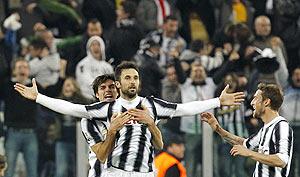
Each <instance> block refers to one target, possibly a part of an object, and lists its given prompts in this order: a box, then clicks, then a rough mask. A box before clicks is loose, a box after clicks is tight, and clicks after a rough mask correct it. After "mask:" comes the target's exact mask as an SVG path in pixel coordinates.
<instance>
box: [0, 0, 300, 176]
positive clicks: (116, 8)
mask: <svg viewBox="0 0 300 177" xmlns="http://www.w3.org/2000/svg"><path fill="white" fill-rule="evenodd" d="M0 23H1V28H0V110H1V112H3V114H4V121H2V123H1V130H0V133H1V136H3V137H4V139H5V143H4V147H5V154H6V157H7V159H6V160H7V164H8V166H7V171H6V177H12V176H14V174H15V167H16V163H17V160H16V159H17V155H18V153H19V152H22V153H23V156H24V162H25V166H26V173H27V176H28V177H54V176H55V177H75V176H76V173H75V162H76V161H75V159H76V154H75V152H76V136H75V135H76V133H75V131H76V121H78V120H76V119H74V118H72V117H68V116H64V115H59V114H57V113H54V112H52V111H50V110H48V109H46V108H44V107H42V106H40V105H37V104H35V103H34V102H32V101H29V100H25V99H24V98H22V97H21V96H20V95H19V94H18V93H17V92H16V91H14V87H13V85H14V84H15V83H16V82H19V83H23V84H25V85H28V86H29V85H31V78H35V79H36V81H37V83H38V87H39V91H40V92H41V93H43V94H45V95H48V96H51V97H56V98H61V99H64V100H68V101H71V102H73V103H81V104H89V103H93V102H95V98H94V96H93V90H92V88H91V84H92V81H93V80H94V79H95V78H96V77H97V76H99V75H102V74H110V73H113V72H114V68H115V66H117V65H118V64H120V63H121V62H122V61H135V62H136V63H137V64H138V66H139V69H140V77H141V78H140V79H141V83H142V86H141V90H140V95H141V96H149V95H153V96H155V97H158V98H163V99H165V100H167V101H171V102H177V103H180V102H183V103H184V102H189V101H195V100H206V99H210V98H214V97H216V96H218V95H219V94H220V92H221V91H222V90H223V88H224V87H225V86H226V85H227V84H229V86H230V87H229V91H230V92H237V91H243V92H245V94H246V95H247V99H246V101H245V102H244V104H243V105H241V106H237V107H220V108H218V109H216V110H212V112H213V113H214V114H215V115H216V117H217V118H218V120H219V122H220V124H221V125H222V127H224V128H225V129H226V130H228V131H230V132H231V133H234V134H236V135H238V136H241V137H247V136H248V135H250V134H252V133H255V132H256V131H257V130H258V128H260V126H261V125H262V124H261V122H260V120H257V119H253V118H252V108H251V106H250V102H249V101H250V100H251V98H252V96H253V94H254V91H255V90H256V87H257V85H258V83H260V82H266V83H276V84H278V85H280V86H281V88H282V89H283V91H284V95H285V96H284V97H285V99H284V105H283V107H282V110H281V114H282V116H284V117H285V118H287V119H288V120H289V122H290V124H291V125H292V127H293V128H294V136H295V145H294V152H295V153H294V156H293V158H294V159H295V160H294V161H293V162H292V165H293V166H292V170H291V176H292V177H294V176H295V177H297V176H300V150H299V149H300V1H299V0H252V1H250V0H4V1H1V2H0ZM160 129H161V131H162V133H163V137H164V140H165V141H166V142H168V138H169V137H173V136H174V135H176V136H180V137H182V138H184V145H185V155H184V158H183V160H184V163H183V164H184V166H185V168H186V169H187V176H189V177H201V164H202V155H201V152H202V143H203V141H202V140H203V138H202V123H201V121H200V118H199V116H192V117H189V118H184V121H182V120H181V118H180V117H176V118H173V119H172V120H170V121H162V122H161V124H160ZM213 142H214V148H213V151H214V176H215V177H233V176H235V177H241V176H251V172H252V171H253V170H251V168H253V162H252V161H246V159H244V158H240V157H235V158H230V154H229V150H230V145H229V144H228V143H226V142H225V141H223V140H222V139H220V138H219V137H218V136H214V141H213ZM183 150H184V148H183ZM22 175H24V174H19V176H22Z"/></svg>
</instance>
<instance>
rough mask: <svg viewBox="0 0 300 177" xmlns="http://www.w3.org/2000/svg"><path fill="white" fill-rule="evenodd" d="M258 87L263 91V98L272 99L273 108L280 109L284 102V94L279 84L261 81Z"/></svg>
mask: <svg viewBox="0 0 300 177" xmlns="http://www.w3.org/2000/svg"><path fill="white" fill-rule="evenodd" d="M258 89H259V90H261V91H262V93H261V95H262V99H263V100H266V99H270V100H271V105H270V107H271V109H273V110H275V111H278V110H279V108H280V106H281V105H282V102H283V94H282V91H281V89H280V88H279V86H278V85H275V84H265V83H260V84H259V85H258Z"/></svg>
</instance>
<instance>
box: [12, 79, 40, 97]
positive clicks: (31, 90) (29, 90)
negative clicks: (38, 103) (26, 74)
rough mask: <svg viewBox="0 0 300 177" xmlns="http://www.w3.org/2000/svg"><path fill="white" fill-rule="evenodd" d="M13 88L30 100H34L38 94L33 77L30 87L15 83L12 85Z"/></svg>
mask: <svg viewBox="0 0 300 177" xmlns="http://www.w3.org/2000/svg"><path fill="white" fill-rule="evenodd" d="M14 88H15V90H16V91H18V92H19V93H20V94H21V95H22V96H23V97H25V98H27V99H30V100H36V98H37V95H38V93H39V92H38V89H37V85H36V81H35V79H34V78H33V79H32V87H27V86H25V85H23V84H20V83H16V84H15V85H14Z"/></svg>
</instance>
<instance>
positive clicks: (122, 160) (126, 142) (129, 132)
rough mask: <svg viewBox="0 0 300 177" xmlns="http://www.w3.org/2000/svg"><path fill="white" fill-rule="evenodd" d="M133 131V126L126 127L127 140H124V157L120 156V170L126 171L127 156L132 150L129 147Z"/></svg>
mask: <svg viewBox="0 0 300 177" xmlns="http://www.w3.org/2000/svg"><path fill="white" fill-rule="evenodd" d="M132 130H133V127H132V126H131V125H130V126H126V133H125V140H124V144H123V145H122V155H121V156H120V164H119V168H120V169H125V163H126V161H127V156H128V152H129V148H130V147H129V145H130V140H131V136H132Z"/></svg>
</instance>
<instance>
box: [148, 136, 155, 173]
mask: <svg viewBox="0 0 300 177" xmlns="http://www.w3.org/2000/svg"><path fill="white" fill-rule="evenodd" d="M152 139H153V137H152V135H151V140H150V142H151V146H150V153H149V160H148V166H149V172H152V171H153V169H152V163H153V152H154V149H153V144H152Z"/></svg>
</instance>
